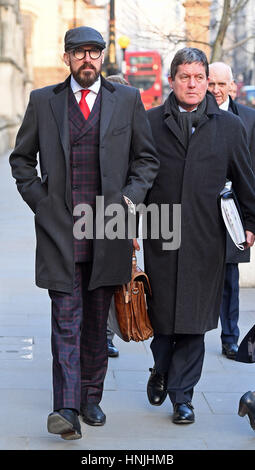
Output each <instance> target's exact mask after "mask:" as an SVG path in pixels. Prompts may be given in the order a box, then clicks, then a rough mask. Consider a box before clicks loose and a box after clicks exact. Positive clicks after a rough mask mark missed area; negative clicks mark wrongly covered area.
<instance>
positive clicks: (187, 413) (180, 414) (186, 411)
mask: <svg viewBox="0 0 255 470" xmlns="http://www.w3.org/2000/svg"><path fill="white" fill-rule="evenodd" d="M193 409H194V408H193V406H192V405H191V403H175V404H174V414H173V423H175V424H191V423H194V421H195V415H194V412H193Z"/></svg>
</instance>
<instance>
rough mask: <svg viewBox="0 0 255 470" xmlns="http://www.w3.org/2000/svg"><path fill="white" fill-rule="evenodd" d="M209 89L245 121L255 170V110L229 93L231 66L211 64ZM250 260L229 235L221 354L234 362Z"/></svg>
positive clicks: (231, 79) (224, 106)
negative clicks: (242, 269)
mask: <svg viewBox="0 0 255 470" xmlns="http://www.w3.org/2000/svg"><path fill="white" fill-rule="evenodd" d="M209 77H210V80H209V85H208V89H209V90H210V92H211V93H212V94H213V95H214V97H215V99H216V101H217V104H218V106H219V107H220V109H223V110H225V111H230V112H232V113H234V114H236V115H237V116H239V117H240V119H241V120H242V122H243V124H244V127H245V129H246V132H247V136H248V146H249V150H250V155H247V158H248V159H250V157H251V164H252V168H253V170H254V168H255V110H254V109H252V108H249V107H248V106H244V105H242V104H239V103H236V102H234V101H233V100H232V98H231V96H230V93H231V89H232V86H233V74H232V70H231V68H230V66H229V65H227V64H225V63H223V62H214V63H212V64H210V65H209ZM249 261H250V250H249V249H247V250H245V251H240V250H238V248H236V246H235V244H234V243H233V242H232V240H231V238H230V236H229V235H228V234H227V245H226V271H225V280H224V290H223V298H222V302H221V307H220V319H221V326H222V331H221V342H222V353H223V354H225V355H226V356H227V357H228V358H229V359H235V358H236V354H237V351H238V345H237V344H238V339H239V328H238V319H239V269H238V263H248V262H249Z"/></svg>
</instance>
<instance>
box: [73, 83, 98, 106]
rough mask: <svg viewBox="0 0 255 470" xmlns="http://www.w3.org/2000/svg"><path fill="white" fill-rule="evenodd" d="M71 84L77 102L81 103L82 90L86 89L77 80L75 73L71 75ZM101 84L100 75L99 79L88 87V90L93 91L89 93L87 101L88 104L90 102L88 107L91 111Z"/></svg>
mask: <svg viewBox="0 0 255 470" xmlns="http://www.w3.org/2000/svg"><path fill="white" fill-rule="evenodd" d="M70 86H71V89H72V90H73V93H74V96H75V98H76V100H77V103H79V102H80V99H81V90H84V88H82V86H81V85H79V83H77V81H76V80H75V78H74V77H73V75H71V82H70ZM100 86H101V77H100V76H99V77H98V79H97V80H96V81H95V82H94V83H93V85H91V86H90V87H88V88H86V89H87V90H90V91H91V93H89V94H88V95H87V96H86V101H87V104H88V107H89V109H90V111H91V109H92V107H93V104H94V103H95V101H96V97H97V95H98V92H99V90H100Z"/></svg>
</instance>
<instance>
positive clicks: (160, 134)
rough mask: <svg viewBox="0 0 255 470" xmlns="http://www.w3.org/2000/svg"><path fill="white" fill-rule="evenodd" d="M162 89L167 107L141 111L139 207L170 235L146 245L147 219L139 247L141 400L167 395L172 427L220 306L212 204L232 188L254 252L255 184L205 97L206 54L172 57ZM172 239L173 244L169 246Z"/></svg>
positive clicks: (243, 141) (186, 413) (218, 231)
mask: <svg viewBox="0 0 255 470" xmlns="http://www.w3.org/2000/svg"><path fill="white" fill-rule="evenodd" d="M169 84H170V86H171V88H172V90H173V91H172V92H171V93H170V94H169V96H168V98H167V99H166V101H165V103H164V104H163V105H162V106H158V107H157V108H153V109H151V110H149V111H148V116H149V121H150V124H151V128H152V133H153V136H154V139H155V143H156V147H157V151H158V156H159V159H160V170H159V173H158V175H157V177H156V179H155V181H154V184H153V187H152V188H151V189H150V190H149V192H148V197H147V198H146V203H147V205H149V206H150V205H152V204H154V205H157V206H158V208H159V214H160V213H161V212H162V210H163V207H164V218H163V217H162V219H163V220H161V222H163V223H165V219H166V218H167V217H166V213H165V206H166V205H167V204H168V205H169V206H168V207H169V214H168V215H169V220H170V224H171V225H170V227H169V235H167V233H166V231H165V230H164V234H163V233H162V234H161V237H159V239H156V237H152V236H150V230H154V225H153V218H151V220H152V222H151V225H150V226H149V228H148V234H147V239H144V241H143V244H144V260H145V270H146V272H147V274H148V275H149V278H150V282H151V287H152V297H149V298H148V311H149V315H150V319H151V322H152V326H153V329H154V338H153V340H152V343H151V350H152V353H153V357H154V367H153V369H152V370H151V375H150V378H149V382H148V387H147V393H148V399H149V401H150V403H151V404H152V405H161V404H162V403H163V401H164V400H165V398H166V396H167V394H168V395H169V397H170V400H171V402H172V404H173V407H174V413H173V422H174V423H176V424H179V423H180V424H183V423H184V424H185V423H193V422H194V419H195V417H194V411H193V406H192V396H193V391H194V386H195V385H196V383H197V382H198V380H199V379H200V376H201V372H202V366H203V359H204V335H205V333H206V331H209V330H212V329H214V328H217V324H218V318H219V308H220V304H221V299H222V290H223V283H224V269H225V244H226V240H225V238H226V236H225V235H226V230H225V226H224V223H223V219H222V216H221V212H220V208H219V194H220V192H221V191H222V189H223V187H224V185H225V181H226V178H228V179H230V180H231V181H232V182H233V185H234V187H235V191H236V194H237V197H238V199H239V203H240V206H241V209H242V213H243V216H244V225H245V231H246V244H247V246H248V247H249V246H252V245H253V243H254V233H255V190H254V188H255V186H254V184H255V177H254V174H253V171H252V169H251V166H250V165H249V162H248V160H247V154H248V153H249V149H248V145H247V135H246V131H245V129H244V127H243V125H242V122H241V121H240V119H239V118H238V117H237V116H235V115H234V114H233V113H229V112H226V111H222V110H220V109H219V107H218V105H217V102H216V101H215V98H214V97H213V96H212V95H211V93H209V92H207V87H208V62H207V59H206V56H205V54H204V53H203V52H202V51H200V50H199V49H195V48H184V49H181V50H180V51H178V52H177V54H176V55H175V57H174V59H173V61H172V64H171V71H170V77H169ZM163 205H164V206H163ZM151 207H152V206H151ZM176 207H177V208H178V207H179V208H180V207H181V217H180V227H179V228H178V223H177V222H178V218H177V222H176V220H175V219H176V217H175V218H173V215H174V214H175V211H174V209H175V208H176ZM148 212H149V211H148ZM162 213H163V212H162ZM172 220H173V226H172ZM171 232H172V233H171ZM177 232H178V233H180V239H179V243H176V240H175V241H174V239H175V238H176V233H177ZM171 248H172V249H171Z"/></svg>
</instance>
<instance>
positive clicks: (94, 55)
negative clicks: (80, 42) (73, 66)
mask: <svg viewBox="0 0 255 470" xmlns="http://www.w3.org/2000/svg"><path fill="white" fill-rule="evenodd" d="M87 52H88V53H89V57H90V59H92V60H96V59H99V57H100V56H101V54H102V51H101V49H97V48H94V49H74V50H73V51H72V54H73V56H74V57H75V59H77V60H82V59H85V57H86V54H87Z"/></svg>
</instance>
